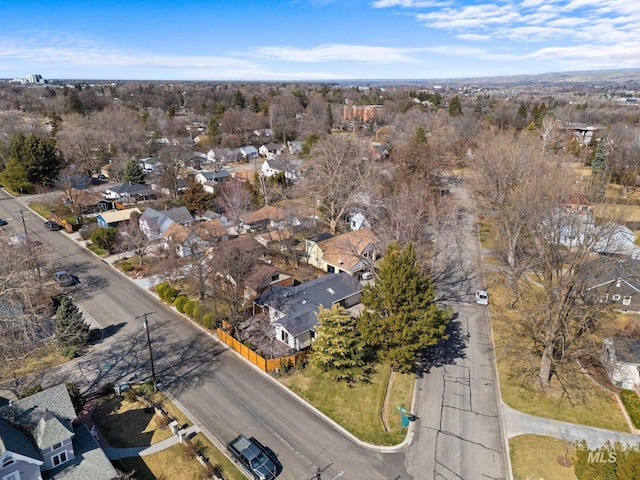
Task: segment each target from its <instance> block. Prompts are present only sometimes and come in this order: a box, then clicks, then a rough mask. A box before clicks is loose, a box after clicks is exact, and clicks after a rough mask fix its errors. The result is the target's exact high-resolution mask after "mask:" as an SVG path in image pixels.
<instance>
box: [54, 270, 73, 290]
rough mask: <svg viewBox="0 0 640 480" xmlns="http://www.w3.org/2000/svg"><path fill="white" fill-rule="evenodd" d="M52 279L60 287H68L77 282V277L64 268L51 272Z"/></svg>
mask: <svg viewBox="0 0 640 480" xmlns="http://www.w3.org/2000/svg"><path fill="white" fill-rule="evenodd" d="M53 279H54V280H55V281H56V283H57V284H58V285H60V286H61V287H70V286H72V285H75V284H76V283H78V277H76V276H74V275H71V274H70V273H69V272H67V271H66V270H60V271H59V272H56V273H54V274H53Z"/></svg>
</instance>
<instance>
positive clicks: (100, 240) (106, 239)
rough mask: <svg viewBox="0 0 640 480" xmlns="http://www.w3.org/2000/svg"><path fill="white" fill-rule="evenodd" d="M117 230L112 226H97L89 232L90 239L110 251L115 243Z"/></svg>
mask: <svg viewBox="0 0 640 480" xmlns="http://www.w3.org/2000/svg"><path fill="white" fill-rule="evenodd" d="M117 235H118V231H117V230H116V229H115V228H113V227H107V228H98V229H97V230H96V231H95V232H93V233H92V234H91V241H92V242H93V243H95V244H96V245H97V246H98V247H100V248H102V249H104V250H107V251H108V252H111V250H112V249H113V248H114V246H115V243H116V237H117Z"/></svg>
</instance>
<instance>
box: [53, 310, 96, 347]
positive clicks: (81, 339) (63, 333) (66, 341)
mask: <svg viewBox="0 0 640 480" xmlns="http://www.w3.org/2000/svg"><path fill="white" fill-rule="evenodd" d="M55 335H56V344H57V346H58V350H59V351H60V354H61V355H64V356H65V357H67V358H73V357H75V356H77V355H79V353H80V352H81V351H82V349H83V348H84V347H85V346H86V345H87V343H89V326H88V325H87V324H86V323H85V322H84V320H83V318H82V313H81V312H80V310H79V309H78V307H77V306H76V305H75V304H74V303H73V302H72V301H71V299H70V298H69V297H62V300H61V301H60V306H59V307H58V310H57V312H56V322H55Z"/></svg>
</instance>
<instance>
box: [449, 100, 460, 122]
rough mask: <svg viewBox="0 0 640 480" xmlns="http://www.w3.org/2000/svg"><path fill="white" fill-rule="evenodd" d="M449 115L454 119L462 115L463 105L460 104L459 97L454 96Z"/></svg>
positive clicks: (450, 103)
mask: <svg viewBox="0 0 640 480" xmlns="http://www.w3.org/2000/svg"><path fill="white" fill-rule="evenodd" d="M449 115H451V116H452V117H459V116H460V115H462V105H461V104H460V99H459V98H458V96H457V95H456V96H454V97H453V98H452V99H451V102H449Z"/></svg>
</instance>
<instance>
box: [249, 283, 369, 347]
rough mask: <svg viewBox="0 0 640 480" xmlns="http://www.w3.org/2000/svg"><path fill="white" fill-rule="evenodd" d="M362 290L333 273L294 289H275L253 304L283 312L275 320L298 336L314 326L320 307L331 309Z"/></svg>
mask: <svg viewBox="0 0 640 480" xmlns="http://www.w3.org/2000/svg"><path fill="white" fill-rule="evenodd" d="M361 290H362V285H360V282H358V280H356V279H355V278H353V277H352V276H351V275H349V274H347V273H333V274H329V275H325V276H323V277H320V278H316V279H314V280H311V281H309V282H305V283H303V284H301V285H297V286H295V287H283V286H280V285H274V286H273V287H271V288H270V289H269V290H267V291H265V292H263V293H262V294H261V295H260V296H259V297H258V299H257V300H256V302H255V303H256V304H257V305H268V306H269V307H271V308H275V309H276V310H278V311H280V312H283V313H284V314H285V316H284V317H282V318H281V319H279V320H278V323H279V324H280V325H282V326H283V327H284V328H286V329H287V331H288V332H289V333H290V334H291V335H293V336H297V335H299V334H300V333H303V332H305V331H307V330H310V329H312V328H313V327H314V326H315V325H316V324H317V323H318V321H317V318H316V311H317V310H318V308H319V307H320V306H323V307H325V308H331V306H332V305H333V304H334V303H335V302H338V301H339V300H342V299H343V298H346V297H349V296H351V295H353V294H354V293H357V292H359V291H361Z"/></svg>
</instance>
